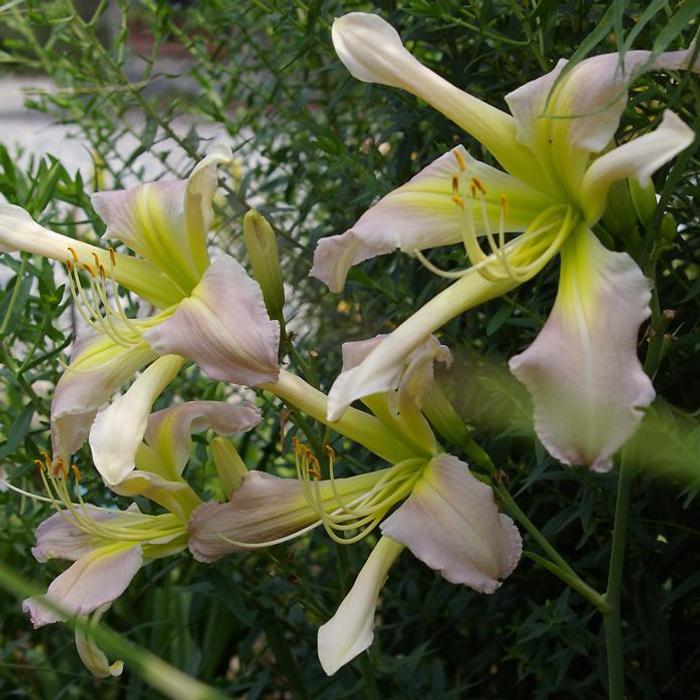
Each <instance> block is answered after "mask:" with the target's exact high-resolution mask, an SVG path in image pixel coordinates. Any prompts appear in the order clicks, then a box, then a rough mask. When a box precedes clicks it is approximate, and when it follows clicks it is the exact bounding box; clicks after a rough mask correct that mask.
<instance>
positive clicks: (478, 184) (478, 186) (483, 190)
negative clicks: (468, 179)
mask: <svg viewBox="0 0 700 700" xmlns="http://www.w3.org/2000/svg"><path fill="white" fill-rule="evenodd" d="M474 187H476V189H477V190H479V192H481V194H486V188H485V187H484V186H483V185H482V184H481V180H479V178H478V177H473V178H472V189H473V188H474Z"/></svg>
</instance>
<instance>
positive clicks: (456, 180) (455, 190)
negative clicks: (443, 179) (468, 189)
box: [452, 175, 459, 194]
mask: <svg viewBox="0 0 700 700" xmlns="http://www.w3.org/2000/svg"><path fill="white" fill-rule="evenodd" d="M458 192H459V178H458V177H457V176H456V175H453V176H452V194H457V193H458Z"/></svg>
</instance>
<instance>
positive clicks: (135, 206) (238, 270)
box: [0, 146, 279, 461]
mask: <svg viewBox="0 0 700 700" xmlns="http://www.w3.org/2000/svg"><path fill="white" fill-rule="evenodd" d="M230 160H231V152H230V149H229V148H228V147H225V146H217V147H215V148H214V149H213V150H212V151H211V152H210V153H209V155H207V156H206V157H205V158H204V159H203V160H202V161H201V162H200V163H198V164H197V165H196V166H195V168H194V169H193V171H192V173H191V174H190V176H189V177H188V178H187V179H186V180H175V181H159V182H153V183H149V184H145V185H139V186H136V187H132V188H131V189H127V190H116V191H111V192H97V193H95V194H94V195H93V196H92V204H93V206H94V208H95V211H97V213H98V214H99V215H100V216H101V217H102V218H103V220H104V221H105V223H106V224H107V230H106V232H105V238H108V239H118V240H120V241H122V242H123V243H124V244H125V245H127V246H128V247H129V248H131V249H132V250H133V251H134V252H135V253H136V254H137V256H132V255H125V254H120V253H116V252H115V251H114V250H112V249H111V248H109V249H106V250H105V249H103V248H99V247H97V246H93V245H90V244H88V243H84V242H82V241H78V240H75V239H73V238H69V237H67V236H63V235H61V234H59V233H55V232H53V231H50V230H48V229H46V228H44V227H42V226H40V225H39V224H37V223H36V222H35V221H34V220H33V219H32V218H31V216H30V215H29V214H28V213H27V212H26V211H24V210H23V209H21V208H20V207H17V206H14V205H9V204H0V246H1V247H2V249H4V250H14V251H17V250H22V251H27V252H31V253H38V254H39V255H44V256H46V257H49V258H53V259H54V260H58V261H60V262H62V263H65V264H66V266H67V268H68V280H69V283H70V287H71V291H72V293H73V296H74V298H75V302H76V308H77V310H78V311H79V312H80V314H81V316H82V317H83V320H84V321H85V324H86V325H87V327H88V330H87V332H86V333H84V334H82V335H81V337H79V339H78V342H77V343H76V346H75V348H74V351H73V356H72V359H71V363H70V365H69V366H68V368H67V370H66V372H65V373H64V374H63V376H62V377H61V380H60V381H59V383H58V385H57V386H56V392H55V394H54V398H53V403H52V408H51V414H52V442H53V452H54V456H56V457H57V458H58V457H60V458H62V459H63V460H64V461H68V459H69V456H70V455H71V454H72V453H73V452H75V451H76V450H77V449H78V448H79V447H80V446H81V445H82V443H83V442H84V441H85V439H86V437H87V436H88V432H89V429H90V425H91V424H92V421H93V419H94V417H95V415H96V413H97V410H98V409H99V408H100V407H101V406H102V405H103V404H104V403H105V402H106V401H107V400H108V399H109V398H110V396H112V394H113V393H114V392H115V391H116V390H117V389H118V388H119V387H120V386H121V384H123V383H124V382H125V381H127V380H128V379H129V378H131V377H132V376H133V375H134V374H135V373H136V372H137V371H138V370H139V369H141V368H142V367H145V366H147V365H149V364H150V363H152V362H153V361H154V360H155V359H156V358H158V357H159V356H170V361H168V362H166V363H164V364H161V365H158V369H157V370H154V371H153V372H152V373H151V375H150V376H151V378H152V380H153V381H154V382H155V383H156V384H159V385H162V386H165V384H167V382H168V381H170V379H171V378H172V376H174V375H173V372H175V373H176V372H177V369H179V365H178V362H179V363H180V364H182V362H183V361H184V360H185V359H187V360H194V361H195V362H196V363H197V364H198V365H199V366H200V367H201V368H202V369H203V370H204V371H205V372H206V373H207V374H208V375H209V376H211V377H213V378H214V379H220V380H223V381H228V382H234V383H237V384H245V385H249V386H255V385H257V384H261V383H264V382H270V381H275V380H276V379H277V376H278V365H277V351H278V343H279V324H278V323H277V322H276V321H272V320H270V318H269V317H268V314H267V311H266V309H265V304H264V301H263V297H262V294H261V291H260V288H259V286H258V284H257V283H256V282H255V281H254V280H252V279H251V278H250V277H249V276H248V275H247V274H246V272H245V270H244V269H243V268H242V267H241V265H240V264H239V263H238V262H236V261H235V260H234V259H233V258H231V257H230V256H228V255H220V256H219V257H218V258H216V259H215V260H213V261H211V260H210V257H209V252H208V250H207V241H206V237H207V233H208V230H209V227H210V225H211V222H212V218H213V211H212V199H213V197H214V194H215V192H216V188H217V174H216V170H217V166H218V165H219V164H221V163H227V162H229V161H230ZM81 274H84V276H87V284H85V283H84V282H83V280H82V279H81ZM117 285H122V286H123V287H125V288H127V289H129V290H131V291H133V292H134V293H136V294H137V295H138V296H139V297H141V298H142V299H143V300H144V301H145V302H147V303H148V304H150V305H152V306H153V307H155V309H156V310H155V312H154V313H153V314H152V315H150V316H148V317H146V318H130V317H128V316H127V315H126V313H125V311H124V308H123V305H122V301H121V299H120V296H119V293H118V290H117ZM176 365H177V367H176ZM158 393H159V392H158ZM156 395H157V394H156ZM134 439H135V442H136V443H138V442H140V437H139V436H136V437H135V438H134Z"/></svg>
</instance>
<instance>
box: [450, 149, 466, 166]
mask: <svg viewBox="0 0 700 700" xmlns="http://www.w3.org/2000/svg"><path fill="white" fill-rule="evenodd" d="M452 153H453V155H454V157H455V159H456V160H457V164H458V165H459V169H460V170H466V169H467V164H466V163H465V162H464V156H463V155H462V153H461V151H460V150H459V149H458V148H455V149H453V150H452Z"/></svg>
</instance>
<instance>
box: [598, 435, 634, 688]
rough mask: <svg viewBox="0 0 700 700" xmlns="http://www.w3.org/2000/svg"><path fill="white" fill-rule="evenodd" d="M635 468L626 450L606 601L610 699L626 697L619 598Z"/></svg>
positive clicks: (618, 487)
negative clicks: (628, 458) (608, 611)
mask: <svg viewBox="0 0 700 700" xmlns="http://www.w3.org/2000/svg"><path fill="white" fill-rule="evenodd" d="M631 481H632V472H631V469H630V466H629V464H628V463H627V460H626V459H625V450H624V449H623V451H622V456H621V458H620V476H619V479H618V485H617V500H616V503H615V523H614V526H613V539H612V552H611V554H610V568H609V570H608V590H607V591H606V592H605V601H606V602H607V604H608V605H609V606H610V607H611V609H612V612H611V613H609V614H608V615H605V617H604V618H603V627H604V629H605V648H606V653H607V659H608V697H609V699H610V700H624V697H625V668H624V660H623V649H622V617H621V615H620V599H621V590H622V569H623V566H624V561H625V541H626V538H627V515H628V511H629V503H630V484H631Z"/></svg>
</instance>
